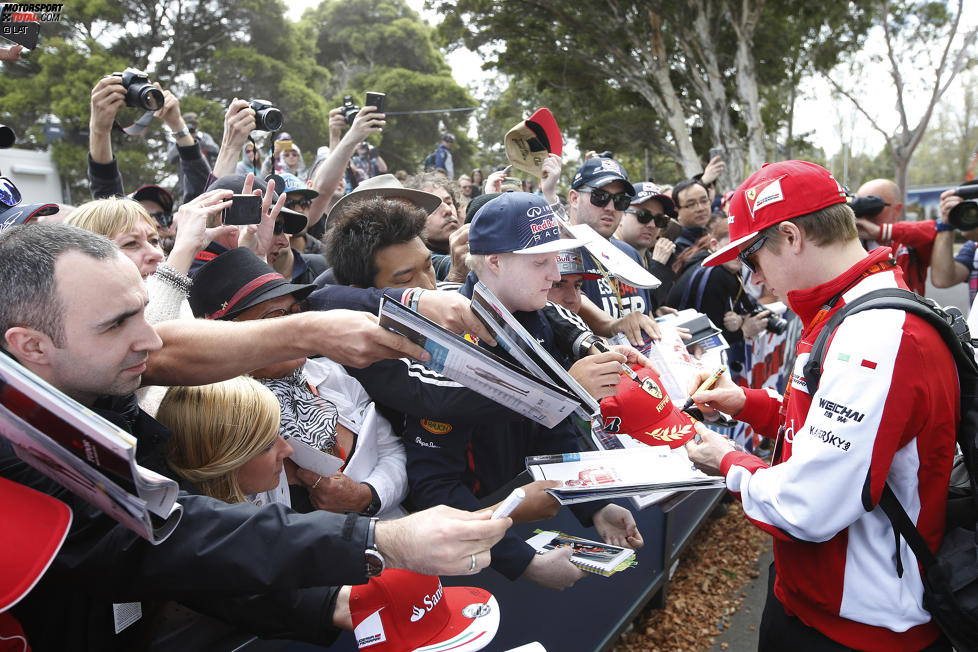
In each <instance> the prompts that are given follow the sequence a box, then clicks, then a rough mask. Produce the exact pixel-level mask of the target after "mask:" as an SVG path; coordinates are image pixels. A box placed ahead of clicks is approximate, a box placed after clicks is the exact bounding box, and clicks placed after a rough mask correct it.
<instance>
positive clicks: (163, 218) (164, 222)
mask: <svg viewBox="0 0 978 652" xmlns="http://www.w3.org/2000/svg"><path fill="white" fill-rule="evenodd" d="M149 216H150V217H152V218H153V219H154V220H156V223H157V224H159V225H160V226H170V225H171V224H173V216H172V215H170V214H169V213H164V212H163V211H157V212H155V213H150V214H149Z"/></svg>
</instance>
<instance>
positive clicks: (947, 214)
mask: <svg viewBox="0 0 978 652" xmlns="http://www.w3.org/2000/svg"><path fill="white" fill-rule="evenodd" d="M976 199H978V184H967V185H963V186H959V187H957V188H951V189H949V190H945V191H944V192H943V193H941V219H942V221H944V222H947V223H948V224H950V225H951V226H953V227H954V228H955V229H957V230H958V231H972V230H974V229H978V201H975V200H976Z"/></svg>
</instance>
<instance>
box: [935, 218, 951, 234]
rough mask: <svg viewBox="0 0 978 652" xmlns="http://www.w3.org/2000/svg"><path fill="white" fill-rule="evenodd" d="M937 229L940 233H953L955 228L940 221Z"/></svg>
mask: <svg viewBox="0 0 978 652" xmlns="http://www.w3.org/2000/svg"><path fill="white" fill-rule="evenodd" d="M935 228H936V229H937V232H938V233H940V232H941V231H953V230H954V227H953V226H951V225H950V224H948V223H947V222H941V221H940V220H938V222H937V227H935Z"/></svg>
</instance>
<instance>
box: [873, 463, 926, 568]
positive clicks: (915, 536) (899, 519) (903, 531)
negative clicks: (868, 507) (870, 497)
mask: <svg viewBox="0 0 978 652" xmlns="http://www.w3.org/2000/svg"><path fill="white" fill-rule="evenodd" d="M880 509H882V510H883V513H884V514H886V518H888V519H890V525H892V526H893V533H894V535H895V536H896V537H897V539H896V543H897V546H896V562H897V577H903V561H902V560H901V559H900V537H901V536H902V537H903V538H904V539H906V541H907V545H909V546H910V549H911V550H913V554H914V555H916V556H917V561H919V562H920V565H921V566H922V567H923V570H924V573H923V574H926V573H927V571H928V570H930V568H931V567H932V566H933V565H934V564H936V563H937V558H936V557H934V553H932V552H931V551H930V548H928V547H927V543H926V542H925V541H924V537H922V536H920V531H919V530H918V529H917V526H915V525H914V524H913V521H911V520H910V515H909V514H907V510H905V509H903V505H901V504H900V501H899V500H898V499H897V497H896V494H895V493H893V490H892V489H890V483H889V482H887V483H885V484H884V485H883V493H882V495H881V496H880Z"/></svg>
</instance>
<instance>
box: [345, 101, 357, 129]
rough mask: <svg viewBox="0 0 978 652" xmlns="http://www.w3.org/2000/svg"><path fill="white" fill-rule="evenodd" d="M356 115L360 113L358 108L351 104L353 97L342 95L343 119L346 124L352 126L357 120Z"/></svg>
mask: <svg viewBox="0 0 978 652" xmlns="http://www.w3.org/2000/svg"><path fill="white" fill-rule="evenodd" d="M358 113H360V107H359V106H357V105H356V104H354V103H353V96H352V95H344V96H343V118H344V119H345V120H346V124H348V125H352V124H353V121H354V120H356V119H357V114H358Z"/></svg>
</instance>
